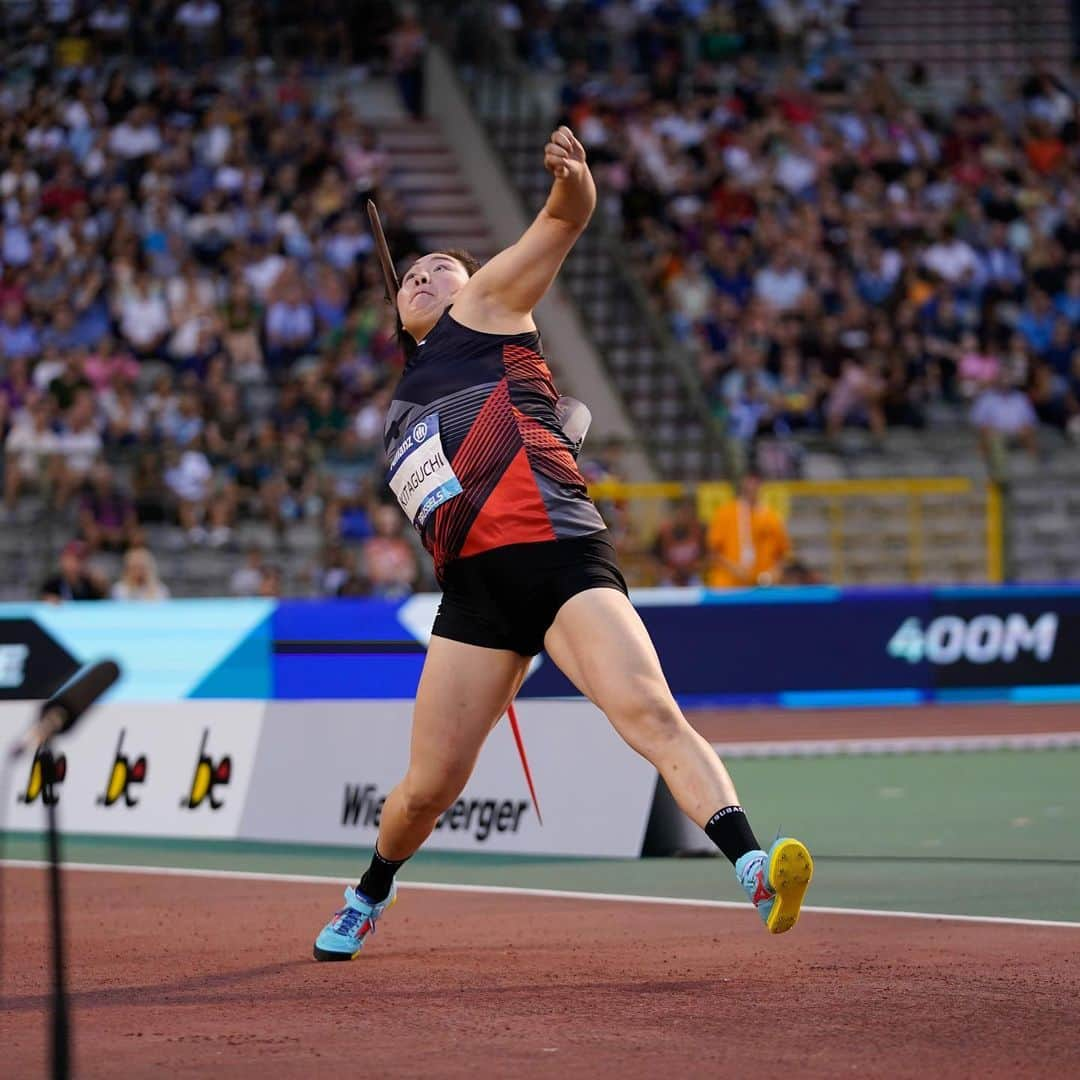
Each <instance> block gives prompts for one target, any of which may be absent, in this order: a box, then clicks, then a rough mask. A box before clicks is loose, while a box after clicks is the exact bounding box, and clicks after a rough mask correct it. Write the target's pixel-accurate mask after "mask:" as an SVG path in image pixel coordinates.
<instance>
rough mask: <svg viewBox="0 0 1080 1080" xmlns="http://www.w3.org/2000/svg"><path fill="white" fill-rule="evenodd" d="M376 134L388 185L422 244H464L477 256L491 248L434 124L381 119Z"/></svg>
mask: <svg viewBox="0 0 1080 1080" xmlns="http://www.w3.org/2000/svg"><path fill="white" fill-rule="evenodd" d="M378 138H379V145H380V146H381V147H382V148H383V149H384V150H385V151H386V152H387V154H389V156H390V186H391V187H392V188H393V189H394V190H395V191H396V192H397V193H398V195H400V196H401V199H402V201H403V202H404V204H405V209H406V211H407V216H408V221H409V224H410V226H411V227H412V228H413V229H415V230H416V232H417V233H418V234H419V235H420V237H421V239H422V240H423V242H424V244H425V246H426V247H427V248H429V249H431V250H439V249H446V248H465V249H466V250H468V251H470V252H472V254H474V255H475V256H476V257H477V258H479V259H481V260H484V259H488V258H490V257H491V256H492V255H493V254H495V251H494V246H495V245H494V241H493V239H492V236H491V233H490V231H489V229H488V227H487V225H486V224H485V221H484V215H483V212H482V211H481V209H480V207H479V206H478V205H477V203H476V200H475V199H474V198H473V196H472V193H471V192H470V190H469V188H468V187H467V186H466V184H465V182H464V180H463V179H462V177H461V174H460V173H459V172H458V168H457V163H456V161H455V159H454V155H453V154H452V153H451V151H450V148H449V147H448V146H447V144H446V138H445V136H444V135H443V133H442V132H441V131H440V130H439V129H438V128H437V127H435V126H434V125H433V124H430V123H426V122H424V121H415V120H400V121H383V122H382V123H380V124H379V136H378Z"/></svg>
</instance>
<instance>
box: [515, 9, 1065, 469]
mask: <svg viewBox="0 0 1080 1080" xmlns="http://www.w3.org/2000/svg"><path fill="white" fill-rule="evenodd" d="M503 9H504V11H506V10H507V9H509V10H510V11H511V14H507V15H504V18H503V20H502V24H501V25H502V27H503V50H504V51H505V52H508V53H510V54H512V55H515V56H516V58H517V59H518V60H520V61H524V62H525V63H528V64H531V65H533V66H534V67H536V68H538V69H542V70H552V69H554V70H558V71H560V72H562V73H563V76H562V78H563V82H562V89H561V106H562V110H563V115H564V119H566V120H567V121H568V122H569V123H570V124H571V125H572V126H573V127H574V129H575V130H576V131H577V133H578V134H579V135H580V137H581V139H582V141H583V142H584V143H585V145H586V146H588V147H589V153H590V160H591V162H592V164H593V167H594V171H595V172H596V174H597V176H598V181H599V183H600V186H601V190H602V194H601V198H602V200H603V206H604V208H605V209H606V210H607V212H608V214H609V215H610V216H611V217H612V218H613V219H615V220H616V221H617V222H618V223H619V225H620V227H621V229H622V231H623V234H624V236H625V238H626V240H627V241H628V243H629V245H630V247H631V249H632V250H633V252H634V255H635V257H636V259H637V262H638V266H639V269H640V271H641V272H642V273H643V274H644V276H645V278H646V280H647V282H648V284H649V286H650V290H649V291H650V293H651V295H653V296H654V297H657V298H659V303H660V304H661V305H662V309H663V314H664V315H665V316H666V318H667V320H668V321H669V324H670V326H671V329H672V331H673V332H674V333H675V335H677V337H678V338H679V339H680V340H681V341H682V342H683V343H684V344H685V345H686V346H687V347H688V348H690V349H691V350H692V351H693V353H694V355H695V357H696V360H697V364H698V367H699V370H700V374H701V378H702V380H703V383H704V385H705V387H706V389H707V392H708V395H709V399H710V401H711V403H712V405H713V407H714V408H715V410H716V412H717V414H718V415H720V416H721V417H722V418H723V419H724V421H725V423H726V424H727V426H728V429H729V431H730V433H731V435H732V436H733V438H735V439H736V440H741V441H743V442H745V443H750V442H751V441H752V440H753V439H754V437H755V436H756V435H757V434H759V433H762V432H769V431H781V432H787V431H790V430H797V429H800V428H804V429H805V428H811V429H818V430H822V431H824V432H825V433H826V434H828V435H829V436H835V435H836V434H837V433H838V432H839V431H840V430H841V429H842V428H843V427H844V426H846V425H859V426H864V427H868V428H869V429H870V430H871V431H872V432H873V433H874V434H875V435H877V436H880V435H881V434H882V433H883V432H884V431H885V429H886V428H887V427H889V426H890V425H908V426H912V427H915V428H920V427H923V426H924V425H926V424H928V423H935V422H947V423H956V422H957V420H958V419H959V418H960V417H962V416H964V415H965V414H966V415H967V416H968V417H969V418H970V421H971V423H972V424H973V425H974V426H975V427H976V428H977V429H978V430H979V432H980V435H981V437H982V438H983V441H984V444H985V445H986V446H987V449H989V447H990V444H991V443H992V441H993V436H995V435H1003V436H1006V437H1007V438H1010V439H1016V440H1018V441H1021V442H1022V443H1023V444H1024V445H1025V446H1026V447H1027V448H1028V449H1030V450H1032V451H1034V449H1035V445H1036V444H1035V428H1036V425H1037V423H1038V422H1039V421H1041V422H1042V423H1043V424H1046V425H1049V426H1050V427H1053V428H1056V429H1058V430H1060V431H1062V432H1069V433H1071V435H1072V436H1073V437H1074V438H1080V349H1078V345H1080V248H1078V244H1080V182H1078V180H1077V176H1078V172H1077V147H1078V127H1077V110H1076V97H1075V94H1074V92H1073V90H1072V88H1071V87H1070V86H1069V85H1067V84H1066V82H1064V81H1063V80H1062V78H1060V77H1058V76H1056V75H1053V74H1051V73H1050V72H1049V71H1047V70H1043V69H1041V68H1036V69H1035V70H1033V71H1031V72H1030V73H1029V74H1028V75H1027V76H1026V77H1024V78H1019V79H1015V80H1012V81H1004V82H1002V84H1001V85H1000V86H997V87H995V88H994V90H995V93H994V95H993V97H992V99H991V96H990V95H988V94H984V91H983V88H982V87H981V86H980V85H979V84H978V83H977V82H975V81H972V82H971V83H970V85H969V86H968V87H967V89H966V92H964V93H963V94H961V95H959V97H957V96H956V95H950V94H949V93H947V92H945V91H946V88H945V87H943V86H940V85H937V84H935V81H934V78H933V76H932V75H931V73H929V72H927V71H926V70H925V69H923V68H922V67H920V66H918V65H916V66H914V67H912V68H911V69H910V70H909V71H907V72H906V73H905V74H904V75H903V76H902V77H892V76H890V74H889V73H888V72H887V71H886V70H885V69H884V68H883V67H882V66H867V65H860V64H859V63H858V58H857V56H856V55H855V53H854V50H853V46H852V36H853V35H852V27H853V24H854V20H855V19H856V18H857V9H858V5H857V3H855V2H854V0H761V2H760V3H757V4H755V3H734V2H732V3H704V2H698V0H656V2H643V3H630V2H621V0H611V2H597V3H569V4H562V3H559V4H556V3H548V4H524V3H523V4H520V5H514V4H507V5H503ZM763 52H764V53H765V54H766V55H771V59H772V61H773V62H772V63H762V62H761V60H760V57H761V56H762V54H763Z"/></svg>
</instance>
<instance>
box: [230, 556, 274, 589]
mask: <svg viewBox="0 0 1080 1080" xmlns="http://www.w3.org/2000/svg"><path fill="white" fill-rule="evenodd" d="M264 568H265V558H264V556H263V552H262V548H257V547H252V548H248V550H247V552H246V554H245V555H244V561H243V563H241V565H240V566H238V567H237V568H236V569H235V570H234V571H233V574H232V577H231V578H230V579H229V592H231V593H232V594H233V596H258V595H259V590H260V588H261V586H262V580H263V570H264Z"/></svg>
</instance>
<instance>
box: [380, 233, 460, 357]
mask: <svg viewBox="0 0 1080 1080" xmlns="http://www.w3.org/2000/svg"><path fill="white" fill-rule="evenodd" d="M432 254H436V255H449V256H450V258H451V259H456V260H457V261H458V262H459V263H461V265H462V266H464V267H465V273H466V274H468V275H469V277H472V276H473V274H475V273H476V271H477V270H479V269H480V260H479V259H478V258H477V257H476V256H475V255H473V254H472V253H471V252H469V251H466V250H465V249H464V248H449V249H448V250H446V251H438V252H433V253H432ZM397 338H398V344H399V345H400V346H401V351H402V352H403V353H404V354H405V359H406V360H407V361H408V360H411V359H412V358H413V356H414V355H415V353H416V341H415V340H414V339H413V336H412V334H410V333H409V332H408V330H406V329H405V327H404V325H403V324H402V322H401V315H400V314H399V315H398V316H397Z"/></svg>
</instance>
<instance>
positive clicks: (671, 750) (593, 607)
mask: <svg viewBox="0 0 1080 1080" xmlns="http://www.w3.org/2000/svg"><path fill="white" fill-rule="evenodd" d="M544 647H545V648H546V649H547V651H548V654H549V655H550V656H551V658H552V660H554V661H555V663H556V664H558V665H559V667H560V668H561V669H562V670H563V672H564V673H565V674H566V677H567V678H568V679H569V680H570V681H571V682H572V683H574V685H575V686H576V687H577V688H578V689H579V690H580V691H581V692H582V693H583V694H584V695H585V696H586V697H587V698H588V699H589V700H590V701H592V702H593V703H594V704H595V705H596V706H598V707H599V708H600V709H601V710H602V711H603V712H604V713H605V715H606V716H607V718H608V719H609V720H610V721H611V723H612V725H613V726H614V727H615V730H616V731H618V733H619V734H620V735H621V736H622V737H623V738H624V739H625V740H626V741H627V742H628V743H629V744H630V745H631V746H632V747H633V748H634V749H635V750H636V751H637V752H638V753H639V754H641V755H642V756H643V757H645V758H647V759H648V760H649V761H651V762H652V764H653V765H655V766H656V768H657V770H658V771H659V773H660V775H661V776H663V778H664V781H665V783H666V784H667V786H668V787H669V788H670V790H671V794H672V795H673V796H674V797H675V801H676V802H677V803H678V804H679V806H680V807H681V808H682V810H683V813H685V814H686V815H687V817H689V818H690V819H691V820H693V821H694V822H696V823H697V824H698V825H700V826H701V827H702V828H704V827H705V825H706V824H707V823H708V821H709V819H710V818H711V817H712V816H713V815H714V814H715V813H716V811H717V810H719V809H720V808H721V807H725V806H731V805H734V804H736V803H738V801H739V800H738V797H737V796H736V794H735V785H734V784H733V783H732V782H731V777H730V776H728V772H727V769H725V768H724V763H723V762H722V761H721V760H720V758H719V757H717V755H716V752H715V751H714V750H713V748H712V747H711V746H710V745H709V744H708V743H707V742H706V741H705V739H703V738H702V737H701V735H699V734H698V733H697V732H696V731H695V730H694V729H693V728H692V727H691V726H690V724H689V723H688V722H687V720H686V718H685V717H684V716H683V714H682V711H681V710H680V709H679V706H678V705H677V704H676V702H675V699H674V697H672V695H671V690H670V689H669V688H668V684H667V680H666V679H665V678H664V673H663V671H662V670H661V669H660V660H659V658H658V657H657V655H656V649H655V648H654V647H653V643H652V641H651V640H650V639H649V634H648V631H647V630H646V629H645V626H644V624H643V623H642V621H641V617H640V616H639V615H638V613H637V612H636V611H635V610H634V607H633V605H632V604H631V603H630V601H629V600H628V599H627V598H626V596H624V595H623V593H621V592H619V591H618V590H617V589H604V588H601V589H587V590H586V591H585V592H580V593H578V594H577V595H575V596H573V597H571V598H570V599H569V600H568V601H567V602H566V603H565V604H563V606H562V607H561V608H560V609H559V612H558V614H557V615H556V616H555V621H554V623H553V624H552V626H551V629H550V630H549V631H548V633H547V637H546V638H545V639H544Z"/></svg>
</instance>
